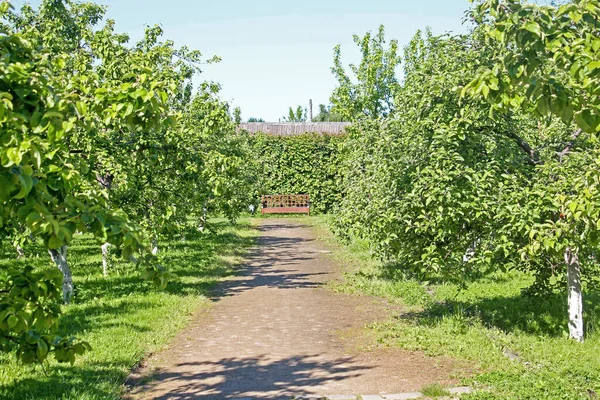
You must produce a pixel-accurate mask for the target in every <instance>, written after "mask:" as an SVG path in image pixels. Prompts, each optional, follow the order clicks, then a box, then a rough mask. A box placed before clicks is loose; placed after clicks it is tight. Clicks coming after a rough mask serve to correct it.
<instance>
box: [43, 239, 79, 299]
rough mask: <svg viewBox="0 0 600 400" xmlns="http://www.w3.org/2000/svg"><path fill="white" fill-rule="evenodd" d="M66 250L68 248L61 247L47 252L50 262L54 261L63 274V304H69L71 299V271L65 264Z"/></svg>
mask: <svg viewBox="0 0 600 400" xmlns="http://www.w3.org/2000/svg"><path fill="white" fill-rule="evenodd" d="M67 248H68V246H62V247H60V248H59V249H52V250H48V252H49V253H50V257H51V258H52V261H54V263H55V264H56V266H57V267H58V269H59V270H60V272H62V274H63V283H62V289H63V300H64V302H65V304H69V303H70V302H71V297H73V276H72V275H71V270H70V269H69V265H68V264H67Z"/></svg>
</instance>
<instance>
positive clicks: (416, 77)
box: [333, 2, 600, 296]
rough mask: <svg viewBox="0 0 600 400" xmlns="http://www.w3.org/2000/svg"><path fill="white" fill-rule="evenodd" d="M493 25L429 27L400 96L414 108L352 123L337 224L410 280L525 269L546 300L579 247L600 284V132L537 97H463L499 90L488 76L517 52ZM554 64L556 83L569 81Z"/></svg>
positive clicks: (414, 47)
mask: <svg viewBox="0 0 600 400" xmlns="http://www.w3.org/2000/svg"><path fill="white" fill-rule="evenodd" d="M490 3H493V2H490ZM510 3H511V4H513V3H514V2H510ZM582 4H583V3H582ZM526 9H528V10H530V9H529V8H526ZM543 9H544V10H547V12H549V13H552V12H557V13H558V12H559V11H557V9H555V8H543ZM530 11H531V10H530ZM524 13H525V11H522V12H521V11H519V13H518V14H515V17H514V18H515V19H516V18H520V16H521V15H524ZM527 15H528V16H529V15H530V14H527ZM531 15H538V14H536V13H535V12H533V13H531ZM481 18H482V19H481V20H482V21H488V22H489V20H488V19H486V18H487V17H485V16H484V17H481ZM536 18H538V17H536ZM561 18H562V17H561ZM539 19H543V17H539ZM488 22H481V24H482V25H481V26H477V27H476V28H475V29H474V30H473V31H472V32H471V33H469V34H468V35H464V36H442V37H433V36H432V35H431V34H429V33H426V34H425V35H423V34H421V33H419V34H417V35H416V36H415V38H414V39H413V41H412V42H411V43H410V44H409V46H407V48H406V53H405V56H404V61H405V63H404V64H405V80H404V82H403V84H402V86H401V88H400V89H399V90H398V96H397V98H396V107H401V108H402V110H403V112H402V114H401V115H400V114H398V115H393V116H392V117H391V118H387V119H385V120H383V121H381V120H375V119H373V120H365V121H362V122H361V123H360V124H357V125H355V126H354V127H353V128H352V130H351V134H350V135H349V137H348V140H347V141H346V143H345V146H344V150H343V155H344V160H345V161H344V163H343V166H342V169H343V179H344V180H343V185H342V186H343V187H344V188H345V195H344V198H343V200H342V203H341V205H340V207H339V209H338V212H337V213H336V219H335V220H334V222H333V227H334V229H335V231H336V232H337V233H338V234H339V235H340V236H342V237H345V238H346V239H348V240H352V238H356V237H358V238H363V239H366V240H367V241H368V242H369V243H370V246H371V247H372V248H373V250H374V251H375V252H376V253H377V254H378V255H379V256H380V257H382V258H383V259H385V260H388V261H390V262H393V263H395V264H396V266H397V268H398V269H400V270H402V271H404V272H405V273H406V274H407V275H409V276H414V277H416V278H419V279H423V280H428V279H432V278H442V279H445V280H449V281H458V282H463V283H465V282H466V281H468V280H469V279H472V278H475V277H479V276H482V275H485V274H488V273H491V272H494V271H498V270H500V271H506V270H509V269H514V268H516V269H521V270H524V271H530V272H531V273H532V274H533V275H534V276H535V278H536V279H535V282H534V284H533V285H532V286H531V287H530V288H529V289H528V292H529V293H531V294H538V295H546V296H547V295H548V293H549V292H550V291H552V290H554V289H558V288H560V289H562V290H564V289H563V288H564V287H565V286H566V285H565V271H566V268H559V267H558V266H561V265H564V254H565V252H566V250H567V249H571V250H572V251H574V252H576V254H578V255H579V259H580V261H581V265H582V271H583V275H582V280H583V281H584V282H585V284H586V285H587V287H588V288H591V287H594V286H596V285H597V284H598V270H599V266H598V262H597V259H596V256H595V253H596V248H597V237H598V234H597V229H598V225H597V221H598V215H599V213H598V211H597V207H596V206H597V201H598V200H597V198H598V185H597V176H598V175H597V167H596V166H597V165H598V164H597V160H598V155H599V153H598V152H599V151H600V148H599V147H598V144H597V143H598V142H597V139H596V137H595V136H594V135H590V134H588V133H586V132H585V131H586V130H588V129H586V127H585V126H582V128H584V129H583V131H580V130H577V129H576V128H577V127H576V126H572V125H570V124H568V122H569V121H568V120H567V121H566V122H567V123H566V124H565V122H564V121H561V120H560V119H557V118H556V117H549V116H548V117H547V118H545V119H540V114H539V113H538V112H537V111H535V110H537V109H538V108H539V107H538V104H539V101H540V100H539V98H537V97H536V99H534V100H533V101H532V102H528V103H527V104H530V105H532V106H533V107H530V106H527V105H525V103H523V104H524V107H522V108H516V109H512V110H510V112H507V113H502V114H492V115H490V113H489V109H490V107H489V104H488V103H487V101H486V99H483V98H481V97H480V96H477V95H475V96H470V97H461V93H460V92H461V89H460V88H462V87H464V88H466V90H465V91H466V92H467V93H471V92H474V93H473V94H477V93H483V92H486V93H484V95H485V94H488V95H489V96H492V94H491V93H492V90H495V89H494V88H493V87H490V88H489V93H488V92H487V91H486V90H484V89H482V88H483V87H485V86H484V85H487V84H486V83H482V82H484V81H482V80H481V75H480V73H479V72H478V71H486V70H493V69H494V68H497V67H496V66H498V65H504V64H502V63H501V62H500V61H498V60H497V59H496V57H499V56H498V55H501V56H503V57H508V58H509V59H510V57H511V56H510V55H506V54H507V53H506V45H505V44H503V43H497V42H496V41H494V40H489V39H488V38H489V32H488V25H487V23H488ZM588 28H589V29H591V27H588ZM499 29H500V28H499ZM581 29H584V27H582V28H581ZM524 31H526V29H525V30H524V29H521V32H522V33H523V32H524ZM592 32H593V31H592ZM589 33H590V32H587V33H585V34H583V35H584V36H585V35H587V36H585V37H590V38H591V36H589V35H588V34H589ZM523 34H524V33H523ZM525 35H528V34H525ZM509 47H510V46H509ZM509 50H510V49H509ZM510 53H511V54H512V53H513V52H512V51H510ZM574 57H576V56H574ZM557 58H559V56H557ZM500 71H502V70H501V69H500ZM548 71H549V72H548V74H549V75H548V77H547V79H548V80H553V81H556V82H557V83H556V84H563V85H566V84H565V83H564V81H561V80H560V79H559V78H560V77H561V75H560V74H558V73H557V74H553V72H552V69H548ZM499 74H500V75H502V72H499ZM484 76H485V74H484ZM550 77H551V78H550ZM507 79H508V78H507ZM532 79H533V78H532ZM541 79H542V78H540V80H541ZM586 79H587V80H590V79H592V77H591V76H588V77H587V78H586ZM596 79H597V78H596ZM490 82H493V80H491V81H490ZM561 82H563V83H561ZM586 83H587V82H586ZM490 85H492V83H490ZM573 85H575V86H576V84H575V83H574V84H573ZM523 86H526V85H523ZM592 86H593V87H597V85H596V84H592ZM520 87H521V86H520V85H518V84H515V89H514V90H515V91H517V92H518V91H519V90H520V89H519V88H520ZM506 90H507V91H510V90H512V89H510V88H509V87H508V86H507V88H506ZM536 95H537V94H536ZM489 96H487V97H489ZM511 96H512V95H511ZM571 96H572V95H571ZM555 97H556V96H554V97H552V96H551V97H550V98H551V99H555ZM584 97H585V96H584ZM570 99H571V100H570V101H572V99H573V97H570ZM590 99H591V97H590ZM552 101H553V100H552ZM578 101H579V103H581V104H583V103H584V99H583V97H582V98H581V99H580V100H578ZM594 101H595V100H590V101H588V103H586V104H590V107H591V104H593V102H594ZM492 102H493V99H492ZM519 104H520V103H519ZM517 105H518V104H517ZM534 109H535V110H534ZM578 110H579V109H578ZM538 111H539V110H538ZM577 112H579V111H575V113H577ZM557 114H560V113H557ZM590 166H594V167H592V168H589V167H590ZM582 170H587V171H586V174H581V171H582ZM556 278H558V279H556Z"/></svg>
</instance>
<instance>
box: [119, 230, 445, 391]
mask: <svg viewBox="0 0 600 400" xmlns="http://www.w3.org/2000/svg"><path fill="white" fill-rule="evenodd" d="M259 229H260V230H261V232H262V233H261V236H260V238H259V239H258V244H257V247H256V248H255V249H254V250H253V251H252V252H251V254H250V256H249V257H248V258H247V263H246V267H245V268H244V271H243V273H242V274H241V275H240V276H239V277H237V278H236V279H235V280H233V281H230V282H228V283H227V284H225V285H223V286H222V287H221V289H220V290H219V292H218V293H216V297H215V299H214V300H215V303H214V304H213V306H211V307H210V308H208V309H207V310H204V311H202V312H200V313H199V314H198V315H197V316H195V317H194V320H193V322H192V323H191V324H190V325H189V326H188V327H187V328H186V329H185V330H184V331H182V332H181V333H180V334H179V335H178V336H177V337H176V338H175V340H174V341H173V342H172V343H171V345H170V346H169V348H168V349H166V350H165V351H163V352H161V353H159V354H156V355H154V356H152V357H151V358H150V359H149V360H148V361H147V363H145V365H146V366H145V367H143V368H141V369H140V370H138V371H136V372H135V373H134V374H133V375H132V376H131V378H130V384H131V397H132V398H135V399H231V398H238V399H241V398H269V399H277V398H289V397H290V396H299V395H311V394H319V395H333V394H337V395H340V394H348V395H350V394H354V395H359V394H382V393H400V392H410V391H415V390H418V389H420V388H421V387H422V386H423V385H426V384H429V383H433V382H439V383H442V384H453V383H456V381H455V380H453V379H451V378H450V377H451V376H452V373H453V371H454V370H455V366H454V365H453V363H452V361H451V360H449V359H445V358H430V357H426V356H424V355H423V354H421V353H418V352H408V351H404V350H399V349H395V350H392V349H382V348H378V347H377V346H371V347H369V349H368V350H365V347H367V346H364V344H365V343H366V341H367V340H368V339H367V337H368V335H367V333H366V329H365V325H366V324H368V323H370V322H374V321H376V320H382V319H386V318H388V317H389V316H390V314H391V313H393V312H396V313H397V312H398V310H397V309H396V310H394V307H392V306H390V305H388V304H386V303H385V302H383V301H381V300H378V299H374V298H371V297H368V296H353V295H345V294H339V293H334V292H331V291H330V290H328V289H327V288H324V287H322V285H323V283H325V282H327V281H329V280H331V279H336V277H338V276H339V273H340V268H339V266H337V265H335V264H334V263H333V261H332V259H331V257H329V256H328V255H327V254H326V253H328V250H327V248H326V246H325V245H324V244H323V243H321V242H319V241H318V240H316V238H315V237H314V232H313V231H312V229H311V228H310V227H309V226H306V225H304V224H303V223H302V220H300V219H297V220H294V219H293V220H286V219H279V218H277V219H265V220H262V225H261V226H260V228H259ZM165 318H168V316H165Z"/></svg>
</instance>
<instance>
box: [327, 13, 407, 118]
mask: <svg viewBox="0 0 600 400" xmlns="http://www.w3.org/2000/svg"><path fill="white" fill-rule="evenodd" d="M353 39H354V43H356V45H357V46H358V47H359V49H360V52H361V57H362V58H361V61H360V64H359V65H354V64H350V65H349V68H350V72H351V73H352V75H353V76H349V75H348V73H347V72H346V70H345V68H344V66H343V63H342V54H341V46H340V45H337V46H336V47H335V48H334V52H333V67H332V68H331V72H332V73H333V75H334V76H335V78H336V80H337V82H338V86H337V87H336V88H335V89H334V91H333V93H332V94H331V99H330V101H331V103H332V104H333V109H332V111H333V113H334V114H335V115H338V116H339V117H340V118H341V119H342V120H344V121H356V120H361V119H364V118H379V117H386V116H388V115H390V114H391V113H393V111H394V108H395V104H394V100H395V96H396V91H397V89H398V87H399V83H398V79H397V77H396V68H397V67H398V65H399V64H400V56H399V55H398V54H397V52H398V42H397V41H396V40H391V41H390V45H389V48H387V49H386V48H385V44H386V41H385V29H384V26H383V25H381V26H380V27H379V30H378V32H377V34H376V35H375V36H372V34H371V32H367V33H366V34H365V36H363V37H360V36H358V35H354V36H353Z"/></svg>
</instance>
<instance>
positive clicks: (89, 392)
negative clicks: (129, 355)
mask: <svg viewBox="0 0 600 400" xmlns="http://www.w3.org/2000/svg"><path fill="white" fill-rule="evenodd" d="M24 368H28V367H24ZM37 371H38V372H33V373H31V374H29V375H30V377H27V378H23V379H19V380H15V381H13V382H11V383H9V384H4V385H0V399H6V400H21V399H23V400H32V399H35V400H56V399H117V398H118V397H119V393H115V386H114V385H112V384H111V383H112V382H118V381H123V380H124V379H125V378H126V375H127V372H126V370H124V369H123V368H119V366H118V365H115V364H114V363H104V362H89V363H86V365H85V366H80V365H75V366H70V365H68V364H66V365H64V364H61V365H57V366H53V367H52V369H51V370H50V371H49V373H47V374H44V373H42V371H41V370H40V367H39V366H38V367H37ZM111 389H112V390H111Z"/></svg>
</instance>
